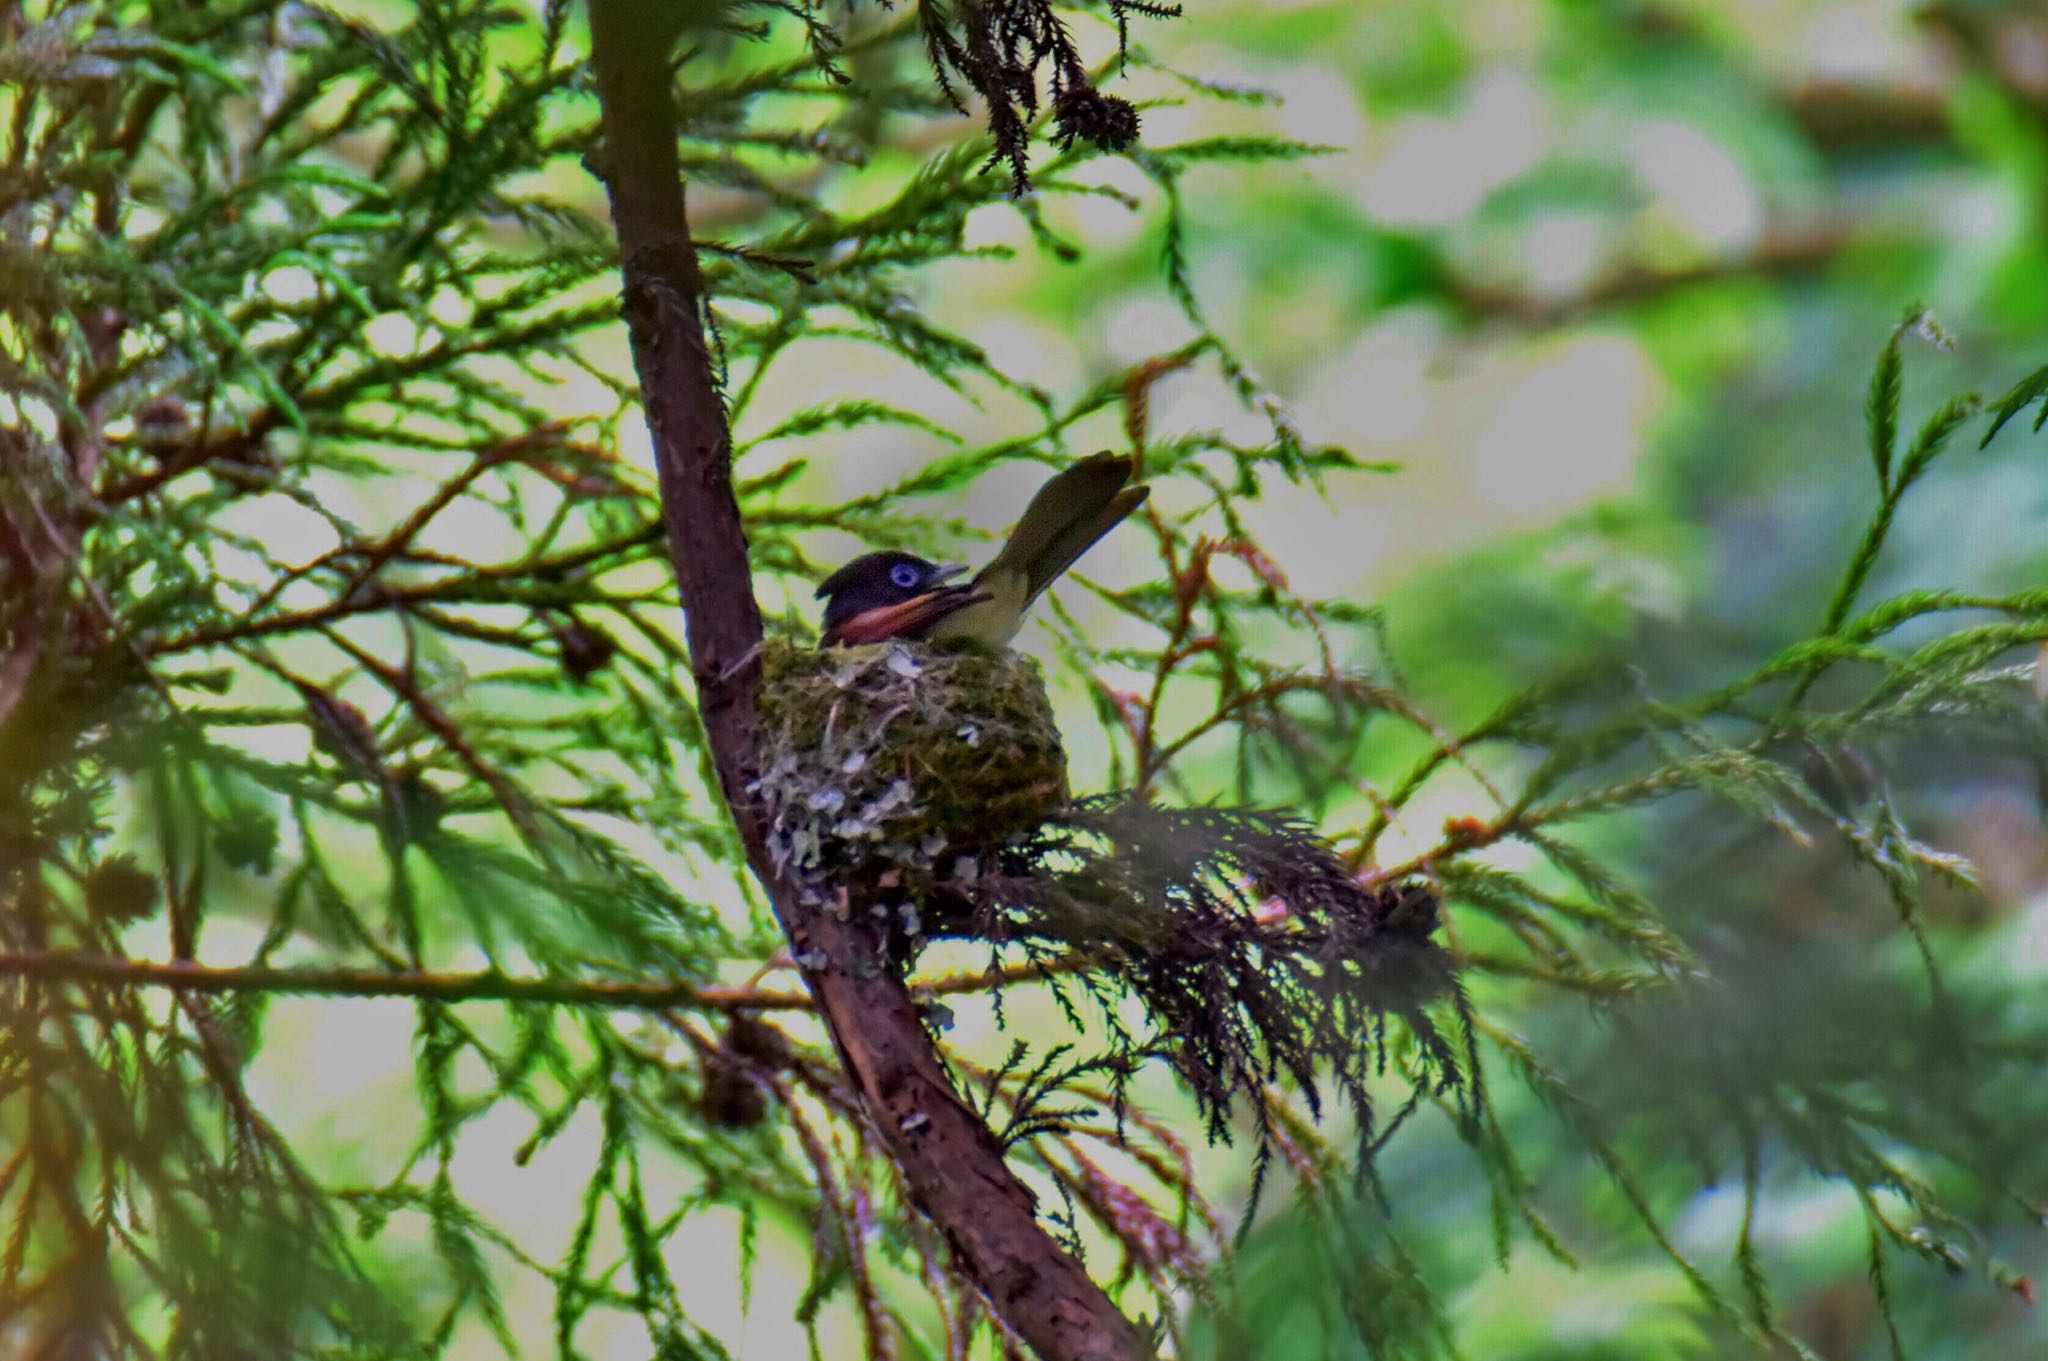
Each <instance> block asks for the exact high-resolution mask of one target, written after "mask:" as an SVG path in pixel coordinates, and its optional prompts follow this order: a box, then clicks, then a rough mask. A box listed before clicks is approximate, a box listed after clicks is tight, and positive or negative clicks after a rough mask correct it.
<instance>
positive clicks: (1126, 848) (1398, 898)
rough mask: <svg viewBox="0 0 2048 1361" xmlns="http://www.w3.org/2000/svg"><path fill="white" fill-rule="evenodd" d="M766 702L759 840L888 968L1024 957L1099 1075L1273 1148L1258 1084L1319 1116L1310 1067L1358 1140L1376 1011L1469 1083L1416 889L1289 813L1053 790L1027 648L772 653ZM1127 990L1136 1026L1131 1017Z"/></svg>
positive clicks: (1366, 1126) (1063, 783)
mask: <svg viewBox="0 0 2048 1361" xmlns="http://www.w3.org/2000/svg"><path fill="white" fill-rule="evenodd" d="M760 714H761V722H762V734H763V741H764V749H763V771H762V775H761V779H760V784H759V786H758V789H759V792H760V793H761V795H762V798H763V800H764V802H765V803H766V805H767V808H768V811H769V814H770V824H771V825H770V829H769V849H770V852H771V853H772V854H773V856H774V857H775V858H776V860H777V862H778V866H779V867H780V868H782V869H785V870H791V871H794V873H795V877H796V878H797V880H798V881H799V882H800V883H802V884H805V885H808V886H809V891H810V892H811V893H812V894H813V895H814V902H816V903H818V904H820V905H827V906H830V907H833V908H835V909H837V910H841V911H844V910H845V909H846V908H847V907H850V906H853V905H855V904H858V905H860V906H861V907H862V908H864V909H865V910H866V911H867V912H868V913H869V914H871V915H872V916H873V917H874V918H875V919H876V920H875V925H876V927H877V929H878V933H879V935H878V944H879V945H881V946H882V948H883V949H885V950H886V952H887V953H888V954H889V955H890V956H891V957H893V958H894V959H895V960H896V961H897V963H898V964H903V963H905V962H907V961H908V960H909V959H910V958H911V957H912V956H914V955H915V954H916V953H917V951H918V949H919V948H920V946H921V945H922V944H923V943H924V942H925V941H927V940H929V939H932V938H936V937H954V938H966V939H973V940H981V941H986V942H988V943H989V944H990V945H992V946H994V947H997V948H998V949H1000V948H1001V947H1003V946H1010V947H1014V948H1017V949H1020V950H1021V951H1022V952H1023V953H1024V954H1025V955H1026V956H1027V957H1028V958H1029V959H1031V960H1032V961H1034V962H1036V963H1039V964H1041V965H1044V966H1047V967H1046V974H1045V976H1046V977H1047V979H1048V980H1049V981H1050V982H1051V983H1052V984H1053V986H1054V988H1055V991H1056V993H1057V994H1058V995H1059V996H1060V999H1061V1002H1062V1004H1063V1005H1065V1006H1067V1007H1068V1008H1069V1011H1070V1014H1072V1008H1073V1004H1074V1003H1075V1002H1077V1001H1079V1000H1081V997H1077V996H1075V995H1074V994H1073V992H1072V991H1071V990H1072V989H1078V990H1079V993H1080V994H1081V996H1084V997H1088V998H1092V999H1093V1000H1094V1001H1095V1002H1097V1003H1099V1004H1100V1005H1101V1011H1100V1015H1101V1017H1102V1018H1103V1020H1104V1021H1105V1022H1107V1024H1108V1026H1109V1029H1110V1031H1111V1033H1112V1036H1113V1048H1114V1050H1115V1051H1116V1052H1117V1053H1118V1054H1119V1055H1120V1057H1118V1058H1116V1059H1115V1060H1114V1061H1113V1062H1112V1063H1111V1065H1110V1066H1111V1067H1112V1068H1114V1069H1116V1070H1117V1071H1120V1072H1122V1073H1124V1074H1126V1075H1127V1074H1128V1072H1129V1071H1130V1070H1131V1067H1132V1065H1134V1064H1136V1063H1137V1062H1139V1061H1141V1060H1143V1059H1145V1058H1147V1057H1157V1058H1163V1059H1165V1060H1166V1061H1167V1062H1169V1063H1171V1064H1172V1065H1173V1066H1174V1068H1175V1069H1177V1070H1178V1071H1179V1072H1180V1074H1181V1076H1182V1077H1183V1079H1184V1080H1185V1081H1186V1082H1187V1083H1188V1086H1189V1088H1190V1090H1191V1092H1192V1094H1193V1096H1194V1097H1195V1100H1196V1103H1197V1105H1198V1106H1199V1108H1200V1110H1201V1112H1202V1114H1203V1115H1204V1116H1205V1117H1206V1118H1207V1122H1208V1125H1209V1132H1210V1135H1211V1137H1212V1138H1227V1137H1228V1129H1227V1121H1228V1120H1229V1117H1230V1115H1231V1112H1232V1110H1233V1108H1234V1107H1236V1106H1237V1104H1238V1102H1239V1101H1240V1100H1241V1099H1246V1098H1249V1099H1250V1105H1251V1109H1252V1113H1253V1116H1254V1120H1255V1125H1256V1131H1257V1135H1258V1138H1259V1141H1260V1145H1261V1148H1262V1149H1263V1148H1265V1147H1266V1146H1267V1139H1268V1136H1269V1133H1270V1131H1269V1130H1268V1128H1267V1124H1266V1120H1267V1115H1266V1107H1265V1104H1264V1101H1263V1099H1262V1095H1261V1094H1262V1093H1263V1091H1264V1089H1265V1088H1266V1087H1267V1086H1268V1085H1269V1084H1271V1083H1272V1082H1274V1081H1276V1080H1278V1079H1281V1078H1283V1077H1287V1078H1292V1079H1294V1080H1295V1081H1296V1082H1297V1083H1298V1084H1299V1086H1300V1088H1301V1090H1302V1091H1303V1092H1304V1093H1305V1094H1306V1095H1307V1097H1308V1100H1309V1102H1310V1105H1311V1108H1312V1109H1317V1110H1319V1109H1320V1100H1319V1096H1318V1088H1319V1077H1320V1075H1322V1074H1327V1075H1328V1077H1329V1079H1330V1081H1331V1082H1332V1084H1333V1085H1334V1086H1335V1087H1336V1089H1337V1090H1338V1092H1339V1093H1340V1094H1341V1095H1342V1096H1343V1097H1344V1098H1345V1099H1346V1100H1347V1101H1348V1103H1349V1104H1351V1105H1352V1106H1353V1107H1354V1108H1355V1109H1356V1110H1357V1111H1358V1112H1359V1114H1360V1116H1361V1120H1360V1135H1361V1138H1364V1137H1365V1135H1366V1133H1367V1131H1369V1130H1370V1128H1371V1120H1370V1113H1369V1112H1370V1100H1369V1093H1368V1090H1367V1084H1368V1081H1369V1079H1370V1078H1371V1077H1373V1076H1374V1075H1375V1074H1377V1073H1381V1072H1384V1071H1385V1070H1386V1068H1387V1066H1388V1064H1389V1062H1390V1057H1391V1055H1390V1050H1389V1044H1388V1034H1389V1032H1388V1030H1387V1024H1386V1023H1387V1018H1388V1017H1390V1016H1398V1017H1400V1018H1402V1020H1403V1021H1404V1022H1405V1025H1406V1031H1407V1033H1408V1034H1409V1035H1410V1036H1412V1038H1413V1053H1412V1056H1411V1057H1410V1058H1409V1059H1408V1061H1407V1062H1406V1064H1405V1067H1406V1069H1407V1071H1408V1072H1409V1074H1410V1077H1411V1080H1414V1081H1417V1082H1422V1083H1428V1084H1431V1085H1433V1086H1434V1087H1435V1088H1436V1089H1437V1091H1438V1092H1440V1093H1443V1092H1452V1091H1460V1090H1461V1089H1462V1088H1464V1086H1465V1081H1466V1079H1465V1076H1464V1074H1463V1073H1462V1071H1461V1067H1462V1065H1461V1064H1460V1062H1459V1056H1458V1053H1457V1048H1458V1045H1457V1042H1456V1040H1455V1038H1454V1036H1453V1035H1451V1034H1447V1033H1446V1032H1445V1031H1444V1030H1443V1029H1441V1028H1440V1027H1439V1025H1438V1024H1437V1022H1436V1021H1435V1020H1433V1019H1432V1017H1431V1015H1430V1012H1431V1010H1432V1008H1433V1005H1434V1004H1436V1003H1438V1002H1440V1001H1443V1000H1446V999H1448V1000H1449V1002H1450V1003H1451V1006H1452V1008H1453V1011H1454V1012H1455V1014H1456V1015H1457V1016H1458V1017H1460V1018H1462V1016H1463V1015H1464V1008H1463V1000H1462V996H1461V995H1460V993H1459V991H1458V988H1457V982H1456V978H1455V973H1454V969H1453V967H1452V961H1451V959H1450V957H1449V956H1448V955H1447V954H1446V953H1445V952H1444V951H1443V949H1442V948H1441V947H1440V946H1438V945H1437V944H1436V943H1435V942H1434V941H1433V940H1432V939H1431V936H1432V935H1433V934H1434V932H1435V930H1436V927H1437V924H1438V923H1437V899H1436V895H1435V894H1434V893H1433V892H1431V891H1430V890H1429V889H1428V888H1427V887H1425V886H1423V885H1420V884H1405V885H1389V886H1368V885H1366V884H1363V883H1361V882H1360V881H1359V879H1358V878H1357V877H1356V876H1355V875H1354V874H1353V873H1352V872H1351V870H1350V869H1349V868H1348V867H1347V866H1346V865H1345V864H1344V863H1343V862H1342V860H1341V859H1340V858H1339V857H1338V856H1337V855H1336V853H1335V852H1334V851H1332V850H1331V849H1330V847H1329V845H1328V843H1327V842H1325V841H1323V840H1322V838H1321V837H1319V836H1318V835H1317V834H1316V833H1315V831H1314V829H1313V828H1311V827H1309V826H1307V825H1305V824H1303V823H1300V822H1298V821H1296V820H1294V819H1292V818H1288V817H1285V816H1282V815H1278V814H1272V813H1262V812H1257V811H1253V810H1245V809H1231V808H1193V809H1172V808H1161V807H1157V806H1154V805H1151V804H1148V803H1145V802H1143V801H1142V800H1138V799H1134V798H1131V797H1129V796H1109V797H1104V798H1095V799H1084V800H1081V801H1079V802H1073V801H1070V800H1069V798H1068V793H1067V776H1066V755H1065V752H1064V750H1063V749H1062V747H1061V745H1060V737H1059V730H1058V728H1057V727H1056V726H1055V725H1054V722H1053V715H1052V707H1051V705H1050V704H1049V703H1048V702H1047V700H1046V695H1045V684H1044V681H1043V680H1042V678H1041V677H1040V675H1039V671H1038V668H1037V666H1036V665H1035V664H1034V663H1032V662H1031V661H1030V660H1028V659H1026V658H1024V657H1021V656H1019V655H1017V654H1015V653H1011V652H1001V653H989V652H984V651H979V650H975V651H966V650H954V649H951V648H946V647H943V646H938V647H934V646H930V645H925V644H918V643H902V642H893V643H886V644H881V645H879V646H875V647H864V648H835V649H830V650H823V651H819V650H812V649H805V648H799V647H796V646H794V645H791V644H788V643H775V644H770V645H769V646H768V648H767V649H766V651H765V653H764V655H763V658H762V682H761V692H760ZM994 965H995V960H994V959H993V958H992V959H991V967H992V968H993V967H994ZM1077 966H1078V967H1077ZM1131 999H1136V1000H1137V1001H1138V1002H1139V1003H1140V1004H1142V1006H1143V1008H1144V1010H1145V1012H1146V1013H1147V1014H1148V1016H1149V1018H1150V1021H1151V1025H1150V1026H1149V1027H1148V1028H1147V1029H1146V1030H1145V1031H1144V1032H1133V1031H1131V1030H1129V1029H1127V1028H1126V1021H1127V1018H1128V1008H1126V1007H1125V1006H1124V1005H1123V1004H1124V1003H1125V1002H1126V1001H1128V1000H1131ZM1075 1019H1076V1020H1078V1019H1079V1017H1078V1016H1076V1017H1075ZM1468 1042H1469V1039H1468ZM1122 1080H1123V1079H1122V1078H1118V1079H1117V1084H1118V1085H1117V1089H1118V1090H1121V1082H1122Z"/></svg>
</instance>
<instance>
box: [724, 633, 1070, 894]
mask: <svg viewBox="0 0 2048 1361" xmlns="http://www.w3.org/2000/svg"><path fill="white" fill-rule="evenodd" d="M760 717H761V736H762V753H761V755H762V760H761V768H762V774H761V786H760V788H761V794H762V796H763V798H764V800H765V801H766V803H767V806H768V810H769V813H770V815H771V822H772V825H771V828H770V833H769V839H770V840H769V844H770V848H771V850H772V851H773V852H774V854H775V855H776V857H777V859H778V860H779V861H780V862H781V863H783V864H785V865H793V866H794V867H795V868H796V869H797V870H799V871H800V872H802V873H805V874H807V875H814V874H818V873H820V872H829V873H830V874H831V875H833V876H835V877H845V876H855V877H865V876H864V871H868V870H874V869H880V870H884V871H886V870H887V869H888V868H891V867H894V868H897V869H900V870H907V871H922V870H929V869H931V868H933V867H934V866H935V864H936V863H937V862H938V861H939V859H940V857H942V856H946V857H952V858H955V859H957V858H958V857H959V856H961V855H970V856H971V855H976V854H978V853H980V852H981V851H984V850H987V849H991V848H994V847H998V846H1001V845H1003V844H1005V843H1006V842H1009V841H1011V840H1013V839H1015V838H1018V837H1020V836H1023V835H1026V834H1028V833H1030V832H1031V831H1032V830H1033V829H1035V828H1036V827H1037V826H1038V825H1039V824H1040V823H1041V822H1043V821H1044V820H1045V819H1046V818H1047V817H1049V816H1051V815H1052V814H1054V813H1056V812H1058V811H1059V810H1061V809H1062V808H1064V807H1065V806H1066V803H1067V757H1066V751H1065V750H1064V749H1063V748H1062V747H1061V745H1060V734H1059V729H1058V727H1057V726H1055V724H1054V722H1053V715H1052V705H1051V704H1050V703H1049V702H1048V701H1047V699H1046V694H1045V681H1044V678H1043V677H1042V676H1041V675H1040V674H1039V671H1038V667H1037V665H1036V663H1034V662H1032V661H1031V660H1030V659H1029V658H1026V657H1022V656H1019V655H1018V654H1016V653H1013V652H1007V651H1005V652H986V651H981V650H978V649H976V650H968V649H966V648H952V647H946V646H943V645H927V644H922V643H906V642H891V643H883V644H879V645H876V646H873V647H856V648H830V649H812V648H805V647H800V646H797V645H794V644H791V643H786V642H779V641H778V642H771V643H769V644H767V645H766V647H765V648H764V650H763V653H762V658H761V692H760Z"/></svg>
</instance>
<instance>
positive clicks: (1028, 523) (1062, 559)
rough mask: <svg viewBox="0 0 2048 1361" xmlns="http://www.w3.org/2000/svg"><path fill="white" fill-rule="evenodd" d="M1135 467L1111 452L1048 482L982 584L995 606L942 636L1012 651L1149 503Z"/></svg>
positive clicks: (964, 617) (948, 626) (969, 613)
mask: <svg viewBox="0 0 2048 1361" xmlns="http://www.w3.org/2000/svg"><path fill="white" fill-rule="evenodd" d="M1135 466H1136V465H1135V464H1134V463H1133V461H1132V460H1131V459H1130V458H1129V457H1128V456H1126V455H1123V454H1113V453H1110V452H1109V451H1108V450H1104V451H1103V452H1101V453H1099V454H1092V455H1090V456H1089V457H1087V458H1084V459H1081V460H1080V461H1078V462H1076V463H1072V464H1069V465H1068V466H1067V467H1065V468H1062V469H1061V470H1060V471H1059V472H1057V473H1055V474H1054V475H1053V476H1052V477H1051V478H1049V479H1047V481H1046V483H1045V485H1044V486H1042V487H1040V488H1039V489H1038V494H1037V495H1036V496H1033V497H1032V498H1031V503H1030V504H1029V505H1027V506H1025V507H1024V514H1023V515H1022V516H1020V517H1019V518H1018V520H1017V527H1016V528H1015V529H1013V530H1011V531H1010V539H1009V542H1007V543H1005V544H1004V545H1003V550H1002V552H1000V553H998V554H996V556H995V560H994V561H993V562H991V563H989V565H988V566H987V567H985V568H983V569H982V571H981V574H980V575H979V576H977V577H975V579H974V585H975V588H976V589H978V590H980V591H983V592H985V593H986V594H987V596H988V601H987V603H985V604H982V605H979V606H977V607H975V608H973V609H970V610H966V611H964V612H962V613H959V614H956V615H954V616H952V617H951V618H949V619H947V620H946V621H945V624H944V626H943V627H942V628H941V629H940V630H939V633H940V635H941V636H944V637H948V638H952V637H967V638H973V639H975V640H977V641H979V642H982V643H986V644H987V645H989V646H991V647H1003V646H1005V645H1006V644H1008V643H1009V641H1010V639H1011V638H1013V637H1015V636H1016V633H1017V629H1018V627H1019V626H1020V625H1021V624H1022V623H1023V622H1024V611H1025V610H1027V609H1029V608H1030V606H1031V602H1032V601H1034V600H1036V599H1038V597H1039V596H1040V595H1042V594H1043V593H1044V591H1045V588H1046V587H1048V586H1050V585H1052V583H1053V582H1054V581H1055V580H1056V579H1057V578H1058V577H1059V575H1060V573H1062V572H1064V571H1066V570H1067V569H1068V568H1069V567H1072V566H1073V565H1074V562H1075V560H1076V559H1077V558H1079V557H1080V556H1081V555H1082V554H1083V553H1085V552H1087V551H1088V550H1089V548H1090V547H1092V546H1093V545H1094V543H1095V541H1096V540H1097V539H1100V538H1101V537H1102V536H1103V535H1105V534H1107V533H1109V531H1110V530H1112V529H1114V528H1115V527H1116V525H1117V522H1118V521H1120V520H1122V519H1123V518H1124V517H1125V516H1126V515H1129V514H1130V513H1131V512H1132V511H1134V510H1136V509H1137V508H1138V507H1139V506H1140V505H1141V504H1143V502H1144V500H1145V497H1146V495H1147V494H1148V493H1147V489H1146V488H1145V487H1143V486H1137V487H1132V486H1127V485H1125V484H1127V483H1128V482H1129V481H1130V480H1131V474H1132V472H1133V471H1134V470H1135Z"/></svg>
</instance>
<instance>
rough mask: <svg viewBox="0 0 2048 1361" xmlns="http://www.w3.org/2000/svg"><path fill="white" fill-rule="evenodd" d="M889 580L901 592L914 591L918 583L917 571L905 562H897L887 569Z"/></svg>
mask: <svg viewBox="0 0 2048 1361" xmlns="http://www.w3.org/2000/svg"><path fill="white" fill-rule="evenodd" d="M889 580H891V581H893V582H895V583H896V585H897V586H898V587H899V588H900V589H902V590H906V591H913V590H916V589H917V583H918V575H917V569H916V568H915V567H912V566H911V565H910V564H909V563H907V562H899V563H897V564H896V565H895V566H894V567H891V568H890V569H889Z"/></svg>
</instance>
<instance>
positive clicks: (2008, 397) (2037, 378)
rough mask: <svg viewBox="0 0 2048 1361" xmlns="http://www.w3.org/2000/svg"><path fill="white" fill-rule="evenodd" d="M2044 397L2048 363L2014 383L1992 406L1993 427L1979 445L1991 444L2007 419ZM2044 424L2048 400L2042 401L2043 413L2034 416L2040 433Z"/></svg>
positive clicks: (2046, 419)
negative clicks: (1995, 404)
mask: <svg viewBox="0 0 2048 1361" xmlns="http://www.w3.org/2000/svg"><path fill="white" fill-rule="evenodd" d="M2044 397H2048V365H2043V366H2042V367H2040V368H2038V369H2035V370H2034V371H2033V372H2032V373H2030V374H2028V375H2027V376H2026V377H2025V378H2022V379H2020V381H2019V382H2017V383H2015V384H2013V387H2012V390H2011V391H2010V392H2008V393H2006V394H2005V396H2003V397H2001V398H1999V399H1998V405H1997V406H1995V407H1993V408H1992V415H1991V428H1990V429H1989V430H1986V431H1985V432H1984V438H1983V439H1981V440H1979V441H1978V442H1977V447H1978V448H1979V449H1982V448H1984V447H1985V446H1986V445H1988V444H1990V443H1991V441H1992V440H1994V439H1996V438H1997V437H1998V432H1999V431H2001V430H2003V429H2004V428H2005V423H2006V422H2007V421H2009V420H2011V419H2012V418H2013V417H2014V416H2017V415H2019V414H2020V412H2022V411H2024V410H2026V409H2027V408H2028V407H2029V406H2031V405H2033V404H2034V403H2035V402H2041V401H2042V399H2043V398H2044ZM2044 425H2048V402H2042V405H2041V413H2040V414H2039V415H2038V416H2036V417H2035V418H2034V430H2035V432H2036V433H2039V432H2040V429H2041V427H2042V426H2044Z"/></svg>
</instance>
